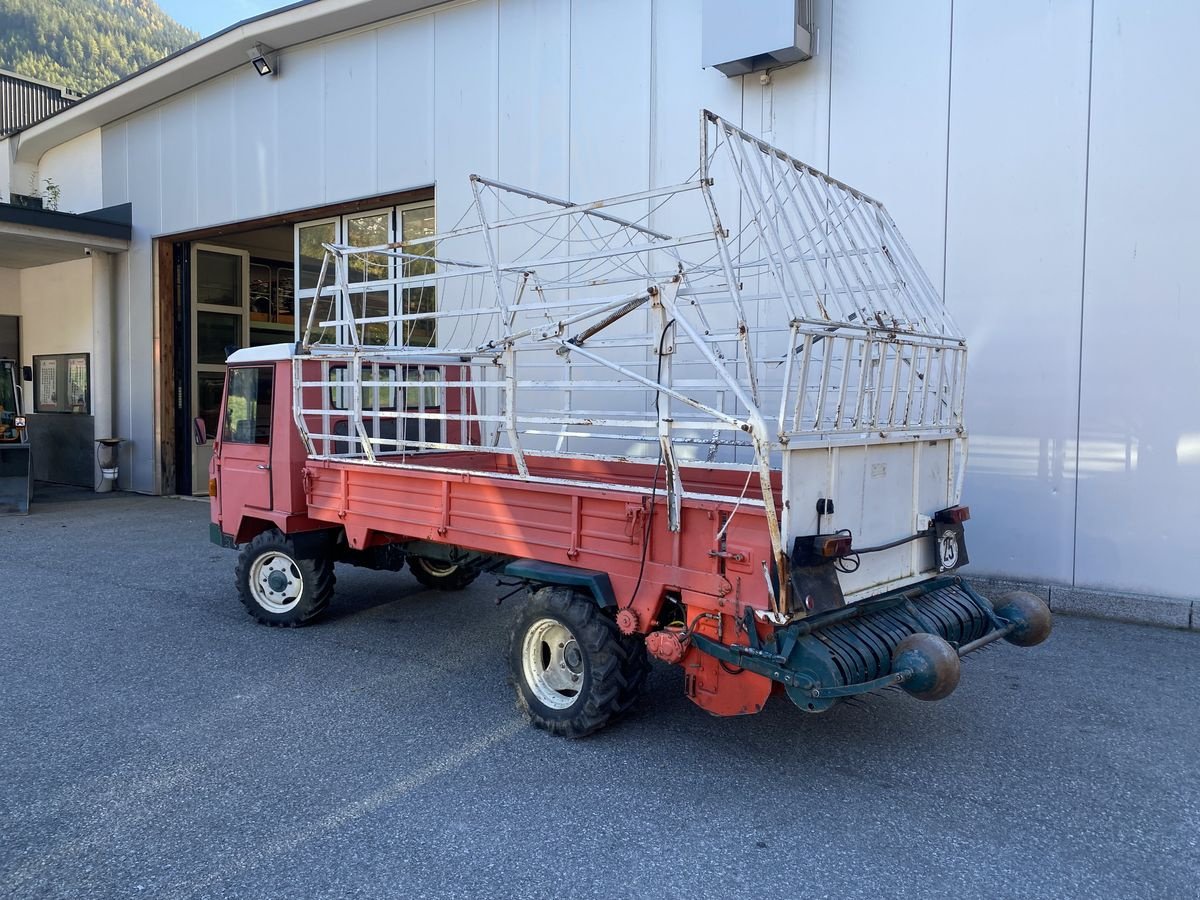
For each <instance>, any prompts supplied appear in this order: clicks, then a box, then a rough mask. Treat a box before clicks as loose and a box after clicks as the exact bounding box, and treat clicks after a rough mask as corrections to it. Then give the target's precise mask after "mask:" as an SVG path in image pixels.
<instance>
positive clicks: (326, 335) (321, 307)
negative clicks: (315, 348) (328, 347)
mask: <svg viewBox="0 0 1200 900" xmlns="http://www.w3.org/2000/svg"><path fill="white" fill-rule="evenodd" d="M333 301H334V298H333V297H322V298H321V302H320V303H318V304H317V314H316V316H315V317H314V318H313V330H312V334H310V335H309V336H308V337H309V340H310V341H311V342H312V343H314V344H326V343H329V344H331V343H333V329H332V328H322V327H321V326H320V325H319V324H318V323H319V322H324V321H327V320H329V319H332V318H334V310H333V309H332V308H331V307H332V306H333ZM312 305H313V301H312V300H311V299H302V300H301V301H300V321H299V323H298V328H297V331H298V333H299V337H300V339H301V340H303V339H304V329H305V328H307V327H308V312H309V310H310V309H312Z"/></svg>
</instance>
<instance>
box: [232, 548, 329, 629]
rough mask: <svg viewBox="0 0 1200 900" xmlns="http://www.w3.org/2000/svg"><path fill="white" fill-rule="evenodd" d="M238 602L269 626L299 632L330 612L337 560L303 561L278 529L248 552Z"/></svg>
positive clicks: (240, 570)
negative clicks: (278, 626)
mask: <svg viewBox="0 0 1200 900" xmlns="http://www.w3.org/2000/svg"><path fill="white" fill-rule="evenodd" d="M236 579H237V590H238V597H239V598H240V599H241V601H242V605H243V606H244V607H246V611H247V612H249V613H250V615H252V616H254V618H256V619H258V621H260V622H262V623H263V624H264V625H284V626H288V627H291V628H296V627H298V626H300V625H307V624H308V623H309V622H311V621H312V620H313V619H315V618H317V617H318V616H319V615H320V614H321V613H323V612H324V611H325V608H326V607H327V606H328V605H329V601H330V600H331V599H332V597H333V583H334V576H333V560H332V559H330V557H329V556H328V554H324V553H318V554H317V555H315V556H313V555H308V556H305V555H301V554H300V553H299V552H297V550H296V546H295V544H294V543H293V542H292V541H291V539H289V538H288V537H286V536H285V535H284V534H282V533H281V532H279V531H276V530H275V529H271V530H270V531H264V532H263V533H262V534H260V535H258V536H257V537H255V538H254V540H252V541H250V543H248V544H246V545H245V546H244V547H242V549H241V552H240V553H239V554H238V564H237V573H236Z"/></svg>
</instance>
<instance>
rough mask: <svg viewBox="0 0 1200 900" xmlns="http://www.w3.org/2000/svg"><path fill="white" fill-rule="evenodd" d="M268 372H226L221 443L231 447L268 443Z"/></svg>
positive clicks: (248, 370)
mask: <svg viewBox="0 0 1200 900" xmlns="http://www.w3.org/2000/svg"><path fill="white" fill-rule="evenodd" d="M273 374H274V373H273V372H272V371H271V370H270V369H265V368H261V367H260V368H254V369H230V370H229V398H228V400H227V401H226V403H225V432H224V439H225V440H227V441H230V442H232V443H235V444H269V443H271V381H272V379H271V376H272V375H273Z"/></svg>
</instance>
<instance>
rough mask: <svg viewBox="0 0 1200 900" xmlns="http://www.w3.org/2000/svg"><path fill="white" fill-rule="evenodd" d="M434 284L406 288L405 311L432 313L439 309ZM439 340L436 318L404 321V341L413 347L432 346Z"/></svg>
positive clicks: (410, 312)
mask: <svg viewBox="0 0 1200 900" xmlns="http://www.w3.org/2000/svg"><path fill="white" fill-rule="evenodd" d="M435 291H436V289H435V288H434V286H433V285H429V286H428V287H419V288H405V289H404V312H405V314H406V315H411V314H415V313H431V312H434V311H435V310H436V309H437V301H436V299H435V298H436V296H437V295H436V293H435ZM436 342H437V326H436V320H435V319H413V320H410V321H407V322H405V323H404V343H405V344H407V345H409V346H411V347H432V346H433V345H434V344H435V343H436Z"/></svg>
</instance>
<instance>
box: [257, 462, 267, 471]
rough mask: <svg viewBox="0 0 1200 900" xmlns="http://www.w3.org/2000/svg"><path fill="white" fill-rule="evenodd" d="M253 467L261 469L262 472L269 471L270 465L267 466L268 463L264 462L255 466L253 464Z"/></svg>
mask: <svg viewBox="0 0 1200 900" xmlns="http://www.w3.org/2000/svg"><path fill="white" fill-rule="evenodd" d="M255 468H256V469H262V470H263V471H264V472H269V471H271V467H270V466H268V465H266V464H265V463H259V464H258V465H257V466H255Z"/></svg>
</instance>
